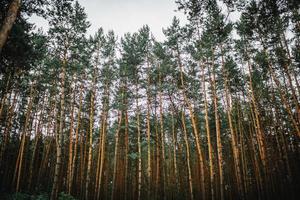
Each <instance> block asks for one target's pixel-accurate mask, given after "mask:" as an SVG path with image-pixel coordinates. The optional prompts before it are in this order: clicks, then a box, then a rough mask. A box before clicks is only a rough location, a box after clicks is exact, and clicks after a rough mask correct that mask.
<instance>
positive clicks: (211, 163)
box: [202, 66, 215, 200]
mask: <svg viewBox="0 0 300 200" xmlns="http://www.w3.org/2000/svg"><path fill="white" fill-rule="evenodd" d="M202 88H203V96H204V110H205V130H206V137H207V145H208V156H209V172H210V191H211V199H212V200H214V199H215V183H214V176H215V172H214V161H213V159H214V155H213V154H214V153H213V149H212V143H211V136H210V128H209V118H208V105H207V97H206V84H205V75H204V66H202Z"/></svg>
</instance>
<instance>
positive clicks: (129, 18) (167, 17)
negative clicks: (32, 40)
mask: <svg viewBox="0 0 300 200" xmlns="http://www.w3.org/2000/svg"><path fill="white" fill-rule="evenodd" d="M79 3H80V5H82V6H83V7H84V8H85V11H86V13H87V15H88V20H89V21H90V23H91V27H90V28H89V30H88V34H89V35H93V34H94V33H95V32H96V30H97V29H98V28H99V27H102V28H103V29H104V31H108V30H113V31H115V33H116V34H117V35H118V36H119V37H120V36H123V35H124V34H125V33H127V32H131V33H132V32H135V31H137V30H138V29H139V28H141V27H142V26H143V25H145V24H148V25H149V27H150V30H151V32H152V34H153V35H154V37H155V38H156V39H157V40H160V41H162V40H163V39H164V35H163V33H162V28H166V27H168V26H170V24H171V22H172V18H173V16H177V17H178V18H179V19H180V21H181V24H185V23H186V21H187V20H186V17H185V16H184V15H183V13H182V12H181V11H180V12H178V11H177V12H175V10H176V9H177V5H176V3H175V0H79ZM30 20H31V22H34V23H35V24H36V25H37V27H43V29H44V30H47V27H48V26H47V22H46V21H45V20H43V19H42V18H39V17H36V16H33V17H32V18H31V19H30Z"/></svg>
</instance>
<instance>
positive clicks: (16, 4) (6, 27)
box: [0, 0, 21, 53]
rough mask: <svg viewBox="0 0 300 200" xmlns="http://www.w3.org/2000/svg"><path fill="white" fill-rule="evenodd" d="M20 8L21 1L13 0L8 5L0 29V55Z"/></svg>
mask: <svg viewBox="0 0 300 200" xmlns="http://www.w3.org/2000/svg"><path fill="white" fill-rule="evenodd" d="M20 6H21V0H13V1H12V2H11V4H10V5H9V8H8V11H7V14H6V17H5V18H4V21H3V23H2V26H1V29H0V53H1V51H2V48H3V47H4V45H5V42H6V40H7V38H8V35H9V32H10V30H11V29H12V26H13V25H14V23H15V21H16V19H17V15H18V12H19V9H20Z"/></svg>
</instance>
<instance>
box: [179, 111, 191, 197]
mask: <svg viewBox="0 0 300 200" xmlns="http://www.w3.org/2000/svg"><path fill="white" fill-rule="evenodd" d="M181 121H182V128H183V138H184V143H185V149H186V163H187V170H188V182H189V193H190V199H191V200H193V199H194V194H193V179H192V172H191V164H190V145H189V141H188V136H187V131H186V125H185V116H184V111H183V110H182V112H181Z"/></svg>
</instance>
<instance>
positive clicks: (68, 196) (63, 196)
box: [58, 192, 76, 200]
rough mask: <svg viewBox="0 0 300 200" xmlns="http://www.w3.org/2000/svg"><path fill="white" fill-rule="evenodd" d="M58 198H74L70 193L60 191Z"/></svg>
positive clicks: (73, 199) (61, 199)
mask: <svg viewBox="0 0 300 200" xmlns="http://www.w3.org/2000/svg"><path fill="white" fill-rule="evenodd" d="M58 200H76V199H75V198H74V197H73V196H72V195H69V194H66V193H64V192H61V193H60V194H59V196H58Z"/></svg>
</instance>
